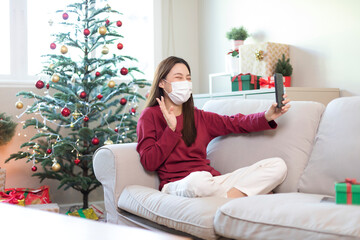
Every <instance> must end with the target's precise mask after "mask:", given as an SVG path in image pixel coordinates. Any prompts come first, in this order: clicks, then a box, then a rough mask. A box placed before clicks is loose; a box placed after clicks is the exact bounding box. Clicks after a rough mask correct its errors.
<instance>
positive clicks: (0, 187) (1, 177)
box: [0, 168, 6, 192]
mask: <svg viewBox="0 0 360 240" xmlns="http://www.w3.org/2000/svg"><path fill="white" fill-rule="evenodd" d="M5 178H6V171H5V169H3V168H0V192H3V191H4V190H5Z"/></svg>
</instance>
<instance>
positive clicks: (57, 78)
mask: <svg viewBox="0 0 360 240" xmlns="http://www.w3.org/2000/svg"><path fill="white" fill-rule="evenodd" d="M59 80H60V77H59V75H57V74H54V75H53V76H52V79H51V81H53V82H58V81H59Z"/></svg>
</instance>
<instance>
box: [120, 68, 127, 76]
mask: <svg viewBox="0 0 360 240" xmlns="http://www.w3.org/2000/svg"><path fill="white" fill-rule="evenodd" d="M128 72H129V70H128V69H127V68H124V67H123V68H122V69H121V70H120V73H121V75H126V74H128Z"/></svg>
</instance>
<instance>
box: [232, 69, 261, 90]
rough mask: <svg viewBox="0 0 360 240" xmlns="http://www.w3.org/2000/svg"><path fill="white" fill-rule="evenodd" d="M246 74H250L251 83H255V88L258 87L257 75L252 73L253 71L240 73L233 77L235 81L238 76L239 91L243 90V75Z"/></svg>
mask: <svg viewBox="0 0 360 240" xmlns="http://www.w3.org/2000/svg"><path fill="white" fill-rule="evenodd" d="M245 75H250V83H251V84H254V89H257V76H256V75H252V74H251V73H240V74H239V75H237V76H234V77H232V78H231V82H234V81H235V79H236V78H237V79H238V83H239V91H241V90H242V82H241V76H245Z"/></svg>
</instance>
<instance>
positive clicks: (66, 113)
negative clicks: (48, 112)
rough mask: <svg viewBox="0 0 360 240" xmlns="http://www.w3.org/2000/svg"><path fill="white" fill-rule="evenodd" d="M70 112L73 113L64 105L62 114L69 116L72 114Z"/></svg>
mask: <svg viewBox="0 0 360 240" xmlns="http://www.w3.org/2000/svg"><path fill="white" fill-rule="evenodd" d="M70 113H71V111H70V109H68V108H67V107H64V108H63V109H61V115H63V116H64V117H68V116H69V115H70Z"/></svg>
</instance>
